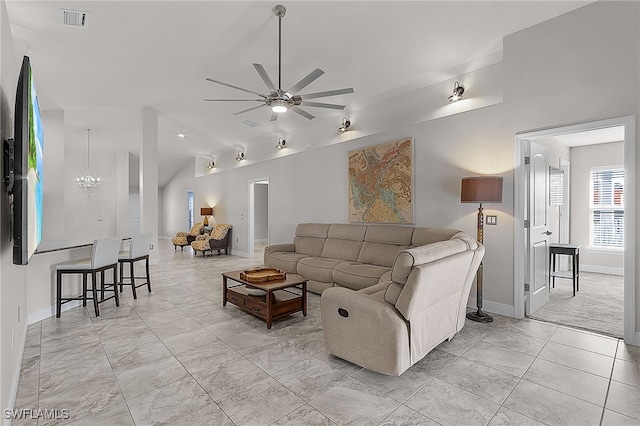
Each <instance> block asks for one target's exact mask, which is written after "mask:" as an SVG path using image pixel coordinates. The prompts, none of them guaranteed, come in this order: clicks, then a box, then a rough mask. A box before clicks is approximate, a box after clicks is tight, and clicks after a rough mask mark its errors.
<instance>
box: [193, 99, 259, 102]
mask: <svg viewBox="0 0 640 426" xmlns="http://www.w3.org/2000/svg"><path fill="white" fill-rule="evenodd" d="M203 101H207V102H251V101H257V102H264V99H203Z"/></svg>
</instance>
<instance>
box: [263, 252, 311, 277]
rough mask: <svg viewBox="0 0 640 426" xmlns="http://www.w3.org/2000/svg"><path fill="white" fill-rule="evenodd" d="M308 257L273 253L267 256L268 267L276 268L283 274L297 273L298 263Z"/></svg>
mask: <svg viewBox="0 0 640 426" xmlns="http://www.w3.org/2000/svg"><path fill="white" fill-rule="evenodd" d="M305 257H308V256H307V255H306V254H300V253H292V252H282V251H278V252H274V253H271V256H269V267H270V268H278V269H280V270H282V271H285V272H290V273H292V274H297V273H298V261H299V260H300V259H302V258H305Z"/></svg>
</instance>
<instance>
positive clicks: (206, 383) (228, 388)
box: [191, 356, 268, 402]
mask: <svg viewBox="0 0 640 426" xmlns="http://www.w3.org/2000/svg"><path fill="white" fill-rule="evenodd" d="M191 374H192V376H193V377H194V378H195V379H196V380H197V381H198V383H199V384H200V386H202V388H203V389H204V390H205V391H207V393H208V394H209V396H210V397H211V398H213V400H214V401H216V402H219V401H220V400H221V399H223V398H225V397H227V396H228V395H230V394H232V393H234V392H237V391H239V390H241V389H244V388H246V387H247V386H252V385H254V384H255V383H257V382H259V381H261V380H263V379H265V378H267V377H268V374H267V373H265V372H264V371H262V370H261V369H260V368H258V367H256V366H255V365H254V364H252V363H251V362H249V361H248V360H246V359H245V358H243V357H242V356H238V357H236V358H233V359H230V360H228V361H224V362H220V363H216V364H215V365H214V366H213V367H212V368H207V369H198V370H195V371H191Z"/></svg>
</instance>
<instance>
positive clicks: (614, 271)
mask: <svg viewBox="0 0 640 426" xmlns="http://www.w3.org/2000/svg"><path fill="white" fill-rule="evenodd" d="M580 271H581V272H595V273H597V274H607V275H618V276H620V277H624V268H615V267H612V266H598V265H580Z"/></svg>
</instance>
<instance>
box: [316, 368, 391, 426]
mask: <svg viewBox="0 0 640 426" xmlns="http://www.w3.org/2000/svg"><path fill="white" fill-rule="evenodd" d="M309 404H310V405H311V406H312V407H313V408H315V409H316V410H318V411H319V412H321V413H322V414H324V415H325V416H327V417H328V418H329V420H331V421H333V422H334V423H337V424H339V425H359V426H360V425H376V424H378V423H379V422H380V421H382V420H383V419H384V418H385V417H387V416H388V415H389V414H391V413H392V412H393V411H394V410H395V409H396V408H398V407H399V406H400V403H399V402H398V401H396V400H394V399H393V398H390V397H388V396H386V395H384V394H382V393H380V392H378V391H376V390H374V389H373V388H371V387H369V386H367V385H365V384H364V383H362V382H360V381H358V380H356V379H353V378H350V379H347V380H345V381H344V382H342V383H340V384H339V385H337V386H336V387H334V388H332V389H330V390H328V391H327V392H325V393H323V394H322V395H320V396H319V397H317V398H316V399H314V400H312V401H311V402H310V403H309Z"/></svg>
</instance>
